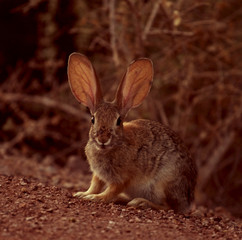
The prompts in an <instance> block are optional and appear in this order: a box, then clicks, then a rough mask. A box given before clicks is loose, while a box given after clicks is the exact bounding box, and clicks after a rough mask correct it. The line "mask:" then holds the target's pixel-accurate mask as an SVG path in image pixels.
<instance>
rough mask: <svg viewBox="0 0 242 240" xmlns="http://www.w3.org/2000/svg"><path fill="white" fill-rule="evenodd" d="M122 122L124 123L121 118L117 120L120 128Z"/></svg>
mask: <svg viewBox="0 0 242 240" xmlns="http://www.w3.org/2000/svg"><path fill="white" fill-rule="evenodd" d="M121 122H122V120H121V117H119V118H118V119H117V126H120V124H121Z"/></svg>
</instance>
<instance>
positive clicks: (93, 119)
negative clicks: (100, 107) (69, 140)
mask: <svg viewBox="0 0 242 240" xmlns="http://www.w3.org/2000/svg"><path fill="white" fill-rule="evenodd" d="M91 122H92V124H94V123H95V118H94V116H92V118H91Z"/></svg>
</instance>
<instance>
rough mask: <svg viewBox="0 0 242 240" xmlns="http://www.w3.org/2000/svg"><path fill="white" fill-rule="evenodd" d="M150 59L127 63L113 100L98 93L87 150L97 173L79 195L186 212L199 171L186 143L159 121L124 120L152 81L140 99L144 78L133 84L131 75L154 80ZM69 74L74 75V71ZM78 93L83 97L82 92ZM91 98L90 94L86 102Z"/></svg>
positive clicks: (98, 90) (92, 104)
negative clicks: (100, 98) (137, 95)
mask: <svg viewBox="0 0 242 240" xmlns="http://www.w3.org/2000/svg"><path fill="white" fill-rule="evenodd" d="M81 56H82V57H83V55H81ZM75 58H77V56H75ZM75 60H76V59H75ZM70 61H71V60H70ZM86 61H87V60H86V59H85V64H86ZM80 64H82V62H81V60H80ZM140 64H141V65H140ZM149 64H150V63H148V62H146V60H143V59H142V60H141V63H139V62H135V63H134V64H131V66H132V67H130V69H131V70H132V73H130V71H131V70H130V69H129V68H128V70H127V73H126V75H125V77H124V79H123V80H122V81H121V84H120V87H119V90H118V94H117V97H116V100H115V101H114V102H113V103H106V102H104V101H102V100H101V101H99V102H95V101H96V100H95V99H94V100H93V103H90V107H89V108H90V110H91V109H92V110H91V112H92V114H93V117H94V118H93V124H92V126H91V129H90V132H89V141H88V143H87V145H86V148H85V152H86V155H87V159H88V162H89V164H90V168H91V171H92V172H93V178H92V181H91V185H90V187H89V189H88V190H87V191H86V192H78V193H76V194H75V196H78V197H81V198H83V199H86V200H99V201H105V202H110V201H114V202H120V201H121V202H125V203H127V204H128V205H129V206H134V207H141V208H146V207H151V208H154V209H170V208H172V209H174V210H175V211H177V212H185V211H186V210H187V209H188V208H189V206H190V204H191V202H192V201H193V198H194V188H195V185H196V176H197V171H196V166H195V163H194V161H193V160H192V158H191V157H190V155H189V152H188V150H187V148H186V147H185V146H184V144H183V143H182V141H181V140H180V138H179V137H178V135H177V134H176V133H174V132H173V131H172V130H171V129H169V128H168V127H165V126H164V125H162V124H160V123H158V122H155V121H150V120H144V119H139V120H134V121H131V122H123V119H124V117H125V115H126V113H127V111H128V110H129V108H132V107H134V105H135V104H136V105H137V104H139V103H140V102H142V100H143V98H144V97H145V96H146V95H147V93H148V92H149V85H150V84H146V87H145V88H142V92H141V93H140V95H139V99H138V98H135V94H134V93H135V92H136V91H138V92H139V89H140V88H141V87H142V84H141V87H136V88H135V90H133V87H130V86H131V85H132V84H130V81H136V82H137V80H136V78H137V77H140V78H139V82H140V81H144V82H146V81H149V80H150V79H149V80H147V76H150V75H152V73H151V70H150V65H149ZM146 65H149V66H146ZM141 66H142V68H139V67H141ZM143 67H146V69H145V71H146V72H145V73H143V72H142V71H143V70H142V69H143ZM91 70H92V68H91ZM133 71H137V72H135V74H134V72H133ZM139 72H141V74H139ZM152 76H153V75H152ZM127 79H128V80H127ZM140 79H141V80H140ZM69 80H70V82H71V81H72V79H71V75H70V76H69ZM74 81H75V79H74ZM80 81H81V80H80ZM95 81H96V82H97V80H95ZM127 81H129V82H128V85H127V83H126V82H127ZM71 84H72V83H71ZM86 91H87V94H89V90H88V89H87V90H86ZM96 91H97V92H98V96H101V95H102V94H101V90H100V89H96ZM127 91H128V92H127ZM132 91H133V92H132ZM146 92H147V93H146ZM92 94H93V93H92ZM74 95H75V93H74ZM77 98H78V100H80V101H81V102H82V99H81V97H80V96H79V95H78V96H77ZM124 98H125V101H124V100H122V99H124ZM86 99H87V97H86V96H85V101H86V102H87V100H86ZM137 99H138V100H137ZM83 102H84V101H83ZM87 105H88V104H87ZM136 105H135V106H136ZM119 118H120V119H119ZM119 123H120V124H119Z"/></svg>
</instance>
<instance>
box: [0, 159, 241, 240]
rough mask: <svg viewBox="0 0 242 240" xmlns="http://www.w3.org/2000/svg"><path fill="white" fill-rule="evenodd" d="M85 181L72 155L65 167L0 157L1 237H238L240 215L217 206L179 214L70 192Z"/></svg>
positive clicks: (84, 169) (7, 239) (85, 170)
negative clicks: (85, 198) (86, 198)
mask: <svg viewBox="0 0 242 240" xmlns="http://www.w3.org/2000/svg"><path fill="white" fill-rule="evenodd" d="M77 165H78V166H79V167H76V166H77ZM89 181H90V174H88V168H87V166H86V165H85V164H83V165H82V166H80V163H78V160H77V159H76V158H75V157H73V158H72V159H69V161H68V164H67V165H66V167H65V168H61V167H58V166H57V165H56V164H54V163H53V161H52V159H51V157H47V158H46V159H45V160H44V161H43V162H42V163H38V161H37V160H34V159H27V160H26V159H23V158H20V157H19V158H3V157H2V158H0V196H1V197H0V239H1V240H2V239H3V240H10V239H11V240H17V239H24V240H28V239H31V240H35V239H36V240H38V239H68V240H69V239H117V240H118V239H193V240H194V239H231V240H232V239H242V220H241V219H239V218H234V217H232V216H231V215H230V214H229V213H228V212H227V211H226V210H225V209H223V208H220V207H218V208H216V209H214V210H211V209H206V208H204V207H197V208H195V210H193V211H192V212H191V213H190V214H187V215H178V214H174V212H173V211H168V212H165V211H155V210H139V209H132V208H128V207H126V206H122V205H117V204H104V203H93V202H87V201H83V200H80V199H76V198H73V197H72V193H73V192H75V191H77V190H81V189H83V190H84V188H86V187H87V186H88V183H89Z"/></svg>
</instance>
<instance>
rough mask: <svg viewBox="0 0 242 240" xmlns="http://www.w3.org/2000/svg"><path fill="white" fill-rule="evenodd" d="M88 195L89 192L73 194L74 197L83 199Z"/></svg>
mask: <svg viewBox="0 0 242 240" xmlns="http://www.w3.org/2000/svg"><path fill="white" fill-rule="evenodd" d="M87 195H88V194H87V192H77V193H74V194H73V197H78V198H83V197H85V196H87Z"/></svg>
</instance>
